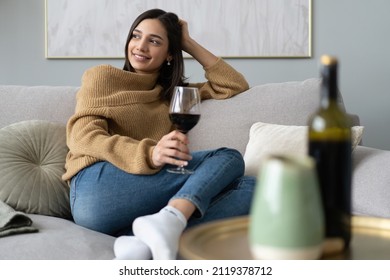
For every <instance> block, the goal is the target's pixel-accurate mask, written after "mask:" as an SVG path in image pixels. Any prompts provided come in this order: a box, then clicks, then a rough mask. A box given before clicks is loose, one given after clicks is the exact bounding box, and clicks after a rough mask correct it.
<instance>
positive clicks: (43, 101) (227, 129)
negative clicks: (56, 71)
mask: <svg viewBox="0 0 390 280" xmlns="http://www.w3.org/2000/svg"><path fill="white" fill-rule="evenodd" d="M319 83H320V81H319V79H316V78H315V79H308V80H305V81H302V82H300V81H299V82H285V83H274V84H265V85H259V86H255V87H252V88H251V89H249V90H248V91H247V92H245V93H242V94H240V95H238V96H236V97H233V98H231V99H228V100H222V101H216V100H208V101H205V102H203V105H202V116H201V121H200V122H199V124H198V125H197V126H196V127H195V128H194V129H193V130H192V131H191V133H190V140H191V148H192V149H193V150H197V149H209V148H216V147H220V146H228V147H232V148H236V149H238V150H239V151H240V152H241V153H242V154H244V153H245V149H246V145H247V143H248V139H249V129H250V127H251V125H252V124H253V123H255V122H258V121H261V122H265V123H271V124H283V125H299V126H302V125H306V123H307V119H308V116H309V115H310V114H311V113H312V112H313V111H314V110H315V108H316V107H317V106H318V102H319V99H318V97H319ZM77 89H78V88H77V87H65V86H57V87H52V86H33V87H29V86H6V85H4V86H0V100H1V102H0V112H1V117H0V128H3V127H6V126H8V125H10V124H13V123H17V122H20V121H24V120H46V121H51V122H56V123H60V124H65V123H66V121H67V120H68V118H69V117H70V116H71V115H72V113H73V112H74V107H75V95H76V92H77ZM340 102H342V100H340ZM351 117H352V118H353V120H354V123H355V124H356V125H357V124H359V118H358V117H357V116H354V115H351ZM63 141H65V140H63ZM1 156H2V155H1V154H0V157H1ZM389 162H390V152H389V151H384V150H379V149H374V148H369V147H365V146H362V145H359V146H357V147H356V148H355V149H354V152H353V197H352V199H353V202H352V204H353V213H354V214H356V215H366V216H376V217H386V218H388V217H390V203H389V202H390V189H389V188H390V184H389V183H390V172H389V171H390V167H389ZM0 188H2V186H1V185H0ZM31 212H33V211H31ZM27 215H28V217H30V218H31V220H32V221H33V226H34V227H35V228H37V229H38V232H36V233H25V234H15V235H10V236H6V237H2V238H0V259H112V258H113V257H114V255H113V250H112V248H113V243H114V240H115V239H114V237H111V236H108V235H105V234H101V233H98V232H94V231H91V230H88V229H86V228H83V227H80V226H78V225H76V224H75V223H74V222H73V221H72V220H71V219H66V218H63V217H54V216H49V215H42V214H40V213H27Z"/></svg>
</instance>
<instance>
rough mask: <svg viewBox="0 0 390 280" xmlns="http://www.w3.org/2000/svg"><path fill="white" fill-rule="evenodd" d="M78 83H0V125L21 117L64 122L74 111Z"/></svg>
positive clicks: (21, 119)
mask: <svg viewBox="0 0 390 280" xmlns="http://www.w3.org/2000/svg"><path fill="white" fill-rule="evenodd" d="M77 90H78V88H77V87H68V86H0V100H1V102H0V112H1V116H0V128H2V127H4V126H7V125H10V124H13V123H16V122H19V121H24V120H35V119H36V120H46V121H53V122H59V123H64V124H65V123H66V122H67V120H68V119H69V117H70V116H71V115H72V114H73V113H74V109H75V105H76V93H77Z"/></svg>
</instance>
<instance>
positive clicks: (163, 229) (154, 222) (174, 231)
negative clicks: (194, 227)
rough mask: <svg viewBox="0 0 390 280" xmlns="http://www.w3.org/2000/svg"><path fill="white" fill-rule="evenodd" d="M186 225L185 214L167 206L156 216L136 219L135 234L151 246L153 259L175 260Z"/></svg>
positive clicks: (134, 223)
mask: <svg viewBox="0 0 390 280" xmlns="http://www.w3.org/2000/svg"><path fill="white" fill-rule="evenodd" d="M186 225H187V220H186V218H185V217H184V215H183V213H181V212H180V211H179V210H178V209H176V208H174V207H172V206H166V207H164V208H163V209H162V210H161V211H160V212H158V213H156V214H153V215H148V216H143V217H139V218H137V219H135V220H134V222H133V232H134V235H135V236H136V237H137V238H139V239H140V240H142V241H143V242H145V244H147V245H148V246H149V248H150V250H151V251H152V256H153V259H155V260H175V259H176V257H177V251H178V249H179V240H180V236H181V234H182V232H183V230H184V229H185V227H186Z"/></svg>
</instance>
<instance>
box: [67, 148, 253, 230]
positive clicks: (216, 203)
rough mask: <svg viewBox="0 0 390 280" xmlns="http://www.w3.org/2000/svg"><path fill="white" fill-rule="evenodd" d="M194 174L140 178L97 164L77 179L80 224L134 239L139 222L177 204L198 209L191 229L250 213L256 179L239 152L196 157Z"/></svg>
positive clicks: (74, 196) (73, 198) (74, 202)
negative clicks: (176, 201) (247, 173)
mask: <svg viewBox="0 0 390 280" xmlns="http://www.w3.org/2000/svg"><path fill="white" fill-rule="evenodd" d="M192 157H193V158H192V160H191V161H190V162H189V165H188V168H190V169H194V170H195V172H194V174H191V175H182V174H172V173H169V172H167V170H166V169H167V168H171V167H172V166H169V165H167V166H165V167H164V168H163V169H162V170H161V171H160V172H158V173H157V174H154V175H135V174H130V173H127V172H125V171H122V170H121V169H118V168H117V167H115V166H114V165H112V164H111V163H109V162H104V161H103V162H97V163H95V164H93V165H91V166H89V167H86V168H84V169H83V170H81V171H80V172H79V173H78V174H77V175H75V176H74V177H73V178H72V180H71V184H70V186H71V189H70V203H71V210H72V215H73V218H74V221H75V222H76V223H77V224H79V225H81V226H84V227H87V228H90V229H92V230H96V231H99V232H103V233H106V234H110V235H114V236H119V235H123V234H132V229H131V225H132V223H133V221H134V219H135V218H137V217H139V216H144V215H149V214H153V213H156V212H158V211H160V210H161V209H162V208H163V207H165V206H166V205H167V204H168V202H169V201H170V200H171V199H177V198H184V199H187V200H189V201H191V202H192V203H193V204H194V205H195V206H196V208H197V210H196V212H195V213H194V215H193V216H192V217H191V218H190V220H189V221H188V227H190V226H193V225H195V224H199V223H204V222H207V221H212V220H216V219H222V218H226V217H233V216H240V215H246V214H248V213H249V209H250V205H251V201H252V194H253V191H254V186H255V178H254V177H249V176H243V174H244V161H243V159H242V156H241V154H240V153H239V152H238V151H236V150H233V149H228V148H221V149H217V150H211V151H199V152H194V153H193V154H192Z"/></svg>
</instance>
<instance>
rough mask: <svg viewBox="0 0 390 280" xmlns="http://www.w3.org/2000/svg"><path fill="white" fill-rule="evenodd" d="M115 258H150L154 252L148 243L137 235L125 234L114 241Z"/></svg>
mask: <svg viewBox="0 0 390 280" xmlns="http://www.w3.org/2000/svg"><path fill="white" fill-rule="evenodd" d="M114 254H115V260H150V259H151V258H152V252H151V251H150V249H149V247H148V245H146V244H145V243H144V242H142V241H141V240H139V239H138V238H137V237H135V236H128V235H123V236H120V237H118V238H117V239H116V240H115V243H114Z"/></svg>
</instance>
